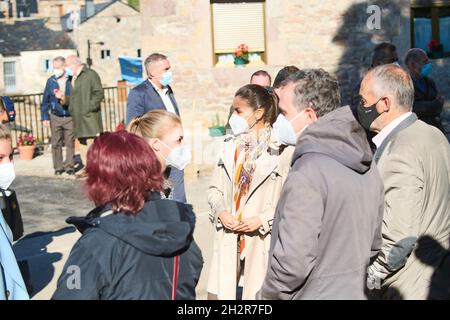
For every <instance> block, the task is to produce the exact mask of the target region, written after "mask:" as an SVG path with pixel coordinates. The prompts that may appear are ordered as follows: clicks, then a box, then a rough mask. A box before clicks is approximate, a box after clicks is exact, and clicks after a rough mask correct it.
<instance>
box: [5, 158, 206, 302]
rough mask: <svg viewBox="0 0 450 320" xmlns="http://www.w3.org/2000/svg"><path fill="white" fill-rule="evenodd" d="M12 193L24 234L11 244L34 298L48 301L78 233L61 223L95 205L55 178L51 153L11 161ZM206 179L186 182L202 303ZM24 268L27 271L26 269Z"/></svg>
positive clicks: (68, 181)
mask: <svg viewBox="0 0 450 320" xmlns="http://www.w3.org/2000/svg"><path fill="white" fill-rule="evenodd" d="M14 162H15V168H16V174H17V178H16V180H15V182H14V183H13V185H12V188H13V189H15V190H16V192H17V197H18V200H19V203H20V209H21V213H22V217H23V221H24V228H25V234H24V237H23V238H22V239H20V240H19V241H17V242H16V243H15V244H14V250H15V253H16V256H17V259H18V260H19V261H25V260H26V261H27V262H28V272H29V278H30V279H31V280H30V283H29V284H30V285H31V287H32V289H33V293H32V298H33V299H49V298H50V297H51V295H52V294H53V292H54V290H55V288H56V281H57V278H58V277H59V275H60V273H61V270H62V268H63V265H64V263H65V261H66V259H67V257H68V254H69V253H70V250H71V248H72V246H73V244H74V243H75V242H76V240H77V239H78V237H79V236H80V235H79V233H78V232H77V231H76V230H75V229H74V228H73V227H70V226H69V225H68V224H66V223H65V219H66V218H67V217H68V216H71V215H78V216H82V215H86V214H87V212H89V211H90V210H91V209H92V208H93V205H92V204H91V203H90V202H89V201H88V200H87V199H86V198H85V197H84V195H83V190H82V182H81V181H79V180H76V179H74V178H73V177H71V176H67V175H63V176H61V177H57V178H55V176H54V175H53V169H52V167H51V163H52V162H51V153H50V151H49V150H47V151H46V152H44V154H43V155H41V156H38V157H36V158H35V159H33V160H31V161H21V160H20V159H19V158H18V157H15V159H14ZM208 180H209V179H208V178H206V177H199V178H195V179H194V178H192V177H191V178H189V179H187V181H186V184H187V186H188V187H187V197H188V201H189V202H190V203H192V204H193V206H194V209H195V212H196V215H197V224H196V230H195V234H194V237H195V239H196V241H197V243H198V245H199V246H200V248H201V249H202V253H203V258H204V260H205V264H204V267H203V271H202V276H201V279H200V282H199V285H198V286H197V298H198V299H204V298H206V278H207V273H208V264H209V256H210V250H211V241H210V239H211V232H212V229H211V226H210V223H209V220H208V205H207V203H206V196H205V194H206V189H207V184H208ZM24 268H25V269H27V268H26V267H24Z"/></svg>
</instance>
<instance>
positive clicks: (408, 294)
mask: <svg viewBox="0 0 450 320" xmlns="http://www.w3.org/2000/svg"><path fill="white" fill-rule="evenodd" d="M411 117H412V118H411ZM414 117H415V116H414V115H411V116H410V118H409V119H410V121H411V120H412V121H413V120H414ZM407 120H408V119H407ZM405 121H406V120H405ZM388 141H389V142H388V143H387V144H386V148H384V151H383V152H382V153H381V157H380V160H379V161H378V168H379V171H380V173H381V177H382V179H383V182H384V189H385V210H384V218H383V229H382V232H383V246H382V250H381V251H380V254H379V256H378V258H377V260H376V261H375V263H374V266H375V267H376V269H377V271H378V272H380V273H381V274H382V275H383V277H386V278H385V280H384V281H383V282H382V298H385V299H427V298H446V299H448V298H449V293H450V291H449V289H450V282H449V273H450V256H449V251H448V250H449V241H450V147H449V144H448V141H447V139H446V138H445V136H444V135H443V134H442V133H441V132H440V131H439V130H438V129H436V128H434V127H432V126H429V125H427V124H425V123H424V122H422V121H420V120H416V121H414V122H413V123H412V124H411V125H409V126H408V127H407V128H405V129H403V130H402V131H399V132H398V133H397V134H396V135H394V136H393V138H391V139H390V140H388ZM411 251H412V252H411Z"/></svg>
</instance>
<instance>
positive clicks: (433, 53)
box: [428, 39, 444, 59]
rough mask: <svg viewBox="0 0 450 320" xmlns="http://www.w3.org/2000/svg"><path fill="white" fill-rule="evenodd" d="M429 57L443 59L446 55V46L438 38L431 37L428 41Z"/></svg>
mask: <svg viewBox="0 0 450 320" xmlns="http://www.w3.org/2000/svg"><path fill="white" fill-rule="evenodd" d="M428 49H429V50H430V51H429V52H428V57H429V58H431V59H442V58H443V57H444V46H443V45H442V44H440V43H439V41H437V40H436V39H431V41H430V42H429V43H428Z"/></svg>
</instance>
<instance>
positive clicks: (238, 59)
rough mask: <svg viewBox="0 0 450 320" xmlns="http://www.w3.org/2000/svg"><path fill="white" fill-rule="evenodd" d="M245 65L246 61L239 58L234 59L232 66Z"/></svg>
mask: <svg viewBox="0 0 450 320" xmlns="http://www.w3.org/2000/svg"><path fill="white" fill-rule="evenodd" d="M246 63H247V61H246V60H245V59H243V58H240V57H236V58H234V64H235V65H237V66H243V65H245V64H246Z"/></svg>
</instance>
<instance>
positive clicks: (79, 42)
mask: <svg viewBox="0 0 450 320" xmlns="http://www.w3.org/2000/svg"><path fill="white" fill-rule="evenodd" d="M96 7H97V8H98V9H97V10H96V11H95V12H93V14H92V15H91V16H86V17H85V18H83V17H82V19H81V21H80V24H79V25H78V26H75V27H74V26H71V28H67V25H68V24H67V23H66V22H65V21H66V20H64V18H63V19H62V21H61V23H62V25H63V27H64V28H65V29H66V31H67V32H68V35H69V36H70V38H71V39H72V41H73V42H74V43H75V44H76V46H77V50H78V54H79V56H80V58H81V59H82V60H83V61H85V62H87V58H88V57H90V59H91V62H92V66H91V67H92V68H93V69H94V70H95V71H96V72H97V73H98V74H99V76H100V78H101V79H102V84H103V85H104V86H117V81H119V80H121V79H122V76H121V72H120V65H119V56H131V57H139V56H140V54H141V44H142V43H141V41H140V35H141V17H140V14H139V12H138V11H136V10H135V9H134V8H132V7H131V6H129V5H128V4H126V3H124V2H122V1H111V2H107V3H101V4H99V5H96ZM88 42H89V44H88Z"/></svg>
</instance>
